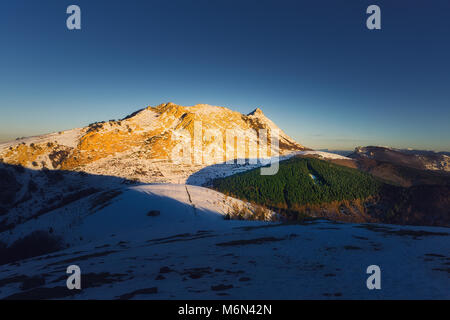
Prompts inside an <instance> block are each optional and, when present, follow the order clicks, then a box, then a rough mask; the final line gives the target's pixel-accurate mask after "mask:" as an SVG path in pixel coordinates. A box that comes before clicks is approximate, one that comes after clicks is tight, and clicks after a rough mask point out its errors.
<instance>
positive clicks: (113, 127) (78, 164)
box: [0, 103, 305, 182]
mask: <svg viewBox="0 0 450 320" xmlns="http://www.w3.org/2000/svg"><path fill="white" fill-rule="evenodd" d="M199 123H200V124H201V125H200V130H201V133H202V137H203V139H201V140H200V145H197V146H195V145H194V143H191V142H189V143H190V144H192V147H193V148H192V153H193V154H194V153H197V154H198V152H201V150H203V154H205V153H208V152H209V149H208V148H209V147H210V146H211V145H212V143H217V142H218V141H215V140H217V139H220V136H221V137H222V140H223V143H220V141H219V143H218V145H219V148H222V150H221V151H222V152H223V154H225V152H227V150H226V146H225V141H226V132H227V130H228V131H229V132H231V133H232V134H233V135H234V136H237V137H242V136H244V135H245V136H246V137H247V138H248V140H249V141H251V142H254V143H257V141H258V130H259V129H267V131H268V135H269V142H270V134H271V132H272V131H273V130H275V129H278V130H279V128H278V127H277V126H276V125H275V124H274V123H273V122H272V121H271V120H270V119H268V118H267V117H266V116H265V115H264V114H263V112H262V111H261V110H260V109H259V108H258V109H256V110H254V111H253V112H251V113H249V114H248V115H244V114H241V113H239V112H235V111H232V110H230V109H227V108H224V107H217V106H210V105H204V104H199V105H195V106H191V107H184V106H179V105H175V104H173V103H166V104H161V105H159V106H156V107H148V108H145V109H142V110H139V111H137V112H135V113H133V114H132V115H130V116H128V117H126V118H124V119H122V120H119V121H108V122H100V123H93V124H91V125H89V126H88V127H85V128H80V129H73V130H69V131H64V132H60V133H58V134H50V135H46V136H40V137H32V138H27V139H23V140H19V141H16V142H13V143H5V144H1V145H0V158H2V159H3V161H4V162H5V163H8V164H13V165H21V166H24V167H28V168H32V169H42V168H48V169H61V170H70V171H85V172H89V173H95V174H105V175H113V176H120V177H124V178H128V179H130V178H131V179H136V180H141V181H144V182H180V181H179V180H180V179H181V180H183V179H185V178H186V177H187V176H189V175H190V174H192V173H193V172H196V171H198V170H199V169H201V168H203V167H205V166H206V165H211V164H213V163H222V162H223V160H224V159H223V158H221V157H217V158H214V159H213V162H212V163H207V164H205V163H203V162H202V163H190V164H189V163H188V164H186V163H182V164H178V165H175V164H173V163H171V162H170V161H169V160H171V155H172V152H173V150H174V147H175V146H176V145H177V144H178V143H180V137H179V135H178V133H179V132H185V133H187V134H189V135H190V136H191V137H194V130H195V129H196V125H198V124H199ZM209 129H211V130H215V131H216V132H218V134H219V138H218V137H217V136H213V137H210V136H205V132H206V131H207V130H209ZM197 130H198V129H197ZM279 132H280V134H279V153H280V154H281V155H284V154H287V153H290V152H293V151H300V150H304V149H305V148H304V147H303V146H302V145H300V144H298V143H297V142H296V141H294V140H293V139H292V138H290V137H289V136H287V135H286V134H285V133H284V132H283V131H281V130H279ZM199 149H201V150H199ZM245 157H246V158H247V157H249V153H248V150H247V151H246V153H245ZM177 179H178V180H177Z"/></svg>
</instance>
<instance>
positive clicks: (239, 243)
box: [216, 237, 285, 247]
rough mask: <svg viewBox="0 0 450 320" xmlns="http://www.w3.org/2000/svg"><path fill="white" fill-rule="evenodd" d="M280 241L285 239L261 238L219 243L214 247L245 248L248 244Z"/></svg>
mask: <svg viewBox="0 0 450 320" xmlns="http://www.w3.org/2000/svg"><path fill="white" fill-rule="evenodd" d="M282 240H285V238H275V237H262V238H255V239H246V240H234V241H228V242H220V243H216V246H219V247H228V246H245V245H250V244H264V243H268V242H276V241H282Z"/></svg>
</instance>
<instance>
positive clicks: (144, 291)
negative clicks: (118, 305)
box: [118, 287, 158, 300]
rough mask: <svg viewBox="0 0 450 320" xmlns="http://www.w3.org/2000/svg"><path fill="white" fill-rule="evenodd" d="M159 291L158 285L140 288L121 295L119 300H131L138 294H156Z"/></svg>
mask: <svg viewBox="0 0 450 320" xmlns="http://www.w3.org/2000/svg"><path fill="white" fill-rule="evenodd" d="M156 293H158V288H157V287H151V288H145V289H139V290H135V291H133V292H129V293H125V294H123V295H121V296H119V297H118V298H119V300H129V299H132V298H134V297H135V296H137V295H148V294H156Z"/></svg>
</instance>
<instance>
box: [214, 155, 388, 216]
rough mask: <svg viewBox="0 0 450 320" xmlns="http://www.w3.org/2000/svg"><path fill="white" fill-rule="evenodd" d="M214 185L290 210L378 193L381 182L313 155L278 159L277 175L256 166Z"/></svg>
mask: <svg viewBox="0 0 450 320" xmlns="http://www.w3.org/2000/svg"><path fill="white" fill-rule="evenodd" d="M212 184H213V188H214V189H216V190H218V191H221V192H223V193H225V194H228V195H232V196H234V197H237V198H240V199H244V200H247V201H251V202H254V203H257V204H261V205H265V206H269V207H278V208H286V209H292V208H295V207H299V206H302V205H307V204H321V203H329V202H333V201H343V200H355V199H366V198H368V197H370V196H374V195H376V194H378V192H379V191H380V188H381V183H380V182H379V181H377V180H376V179H374V178H373V177H372V176H371V175H369V174H367V173H365V172H361V171H359V170H357V169H352V168H348V167H343V166H339V165H336V164H333V163H330V162H327V161H324V160H318V159H315V158H300V157H294V158H291V159H289V160H285V161H281V162H280V168H279V171H278V173H277V174H275V175H273V176H263V175H261V174H260V170H259V169H255V170H251V171H246V172H243V173H240V174H236V175H233V176H229V177H225V178H219V179H215V180H214V181H213V182H212Z"/></svg>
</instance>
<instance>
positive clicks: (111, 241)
mask: <svg viewBox="0 0 450 320" xmlns="http://www.w3.org/2000/svg"><path fill="white" fill-rule="evenodd" d="M173 187H174V186H169V185H151V186H137V187H133V188H129V189H127V190H125V191H124V193H123V194H122V195H121V196H120V197H118V198H117V199H116V200H115V201H114V202H113V203H112V204H111V205H109V206H108V207H106V208H105V209H104V210H101V211H99V212H97V213H95V214H93V215H91V216H89V217H87V218H85V219H84V220H83V222H82V223H81V224H80V225H79V226H77V227H76V228H74V229H73V231H72V232H73V234H76V235H77V236H80V235H82V236H83V237H84V238H85V240H84V241H83V242H82V243H80V244H78V245H74V246H72V247H70V248H68V249H66V250H63V251H61V252H57V253H54V254H48V255H44V256H41V257H36V258H31V259H28V260H26V261H21V262H20V263H17V264H9V265H3V266H0V284H1V285H0V298H7V297H10V298H16V299H17V298H62V299H119V298H123V299H128V298H137V299H210V298H218V299H222V298H224V299H305V298H309V299H311V298H312V299H353V298H362V299H392V298H394V299H409V298H414V299H417V298H434V299H449V298H450V295H449V290H448V289H449V287H450V279H449V277H448V263H449V259H450V257H449V256H448V254H449V252H450V242H449V241H448V236H449V233H448V229H446V228H430V227H428V228H425V227H394V226H387V225H377V226H376V225H356V224H340V223H333V222H327V221H311V222H305V223H301V224H277V223H268V222H252V221H235V220H234V221H233V220H232V221H227V220H224V219H223V218H222V215H221V212H220V211H221V210H223V209H225V208H226V205H227V201H225V203H223V199H222V198H221V197H220V196H218V195H217V193H215V192H214V191H211V190H204V189H203V188H200V187H192V186H188V190H189V193H190V197H191V201H192V203H191V201H190V200H189V195H188V194H187V192H186V190H184V191H183V188H184V187H185V186H182V185H178V186H176V187H175V188H173ZM205 193H207V194H208V197H205ZM218 202H219V203H220V202H222V203H220V204H218ZM192 204H195V210H194V207H193V205H192ZM217 208H220V210H218V209H217ZM148 210H160V215H157V216H147V215H146V213H147V212H148ZM69 238H70V237H69ZM71 264H76V265H78V266H80V268H81V270H82V290H81V291H69V290H67V289H66V287H65V282H66V279H67V276H66V273H65V269H66V268H67V266H69V265H71ZM372 264H376V265H379V266H380V267H381V270H382V290H379V291H376V290H374V291H370V290H368V289H367V288H366V279H367V276H368V275H367V274H366V268H367V266H369V265H372ZM30 277H35V278H33V279H36V278H38V279H41V280H40V281H37V282H36V281H35V282H36V283H37V284H35V285H34V286H33V285H28V286H26V287H25V289H24V287H23V286H24V285H25V284H29V283H33V282H32V281H30ZM45 288H46V289H45ZM141 289H145V290H143V291H140V292H141V294H139V293H138V292H137V293H136V290H141Z"/></svg>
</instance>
